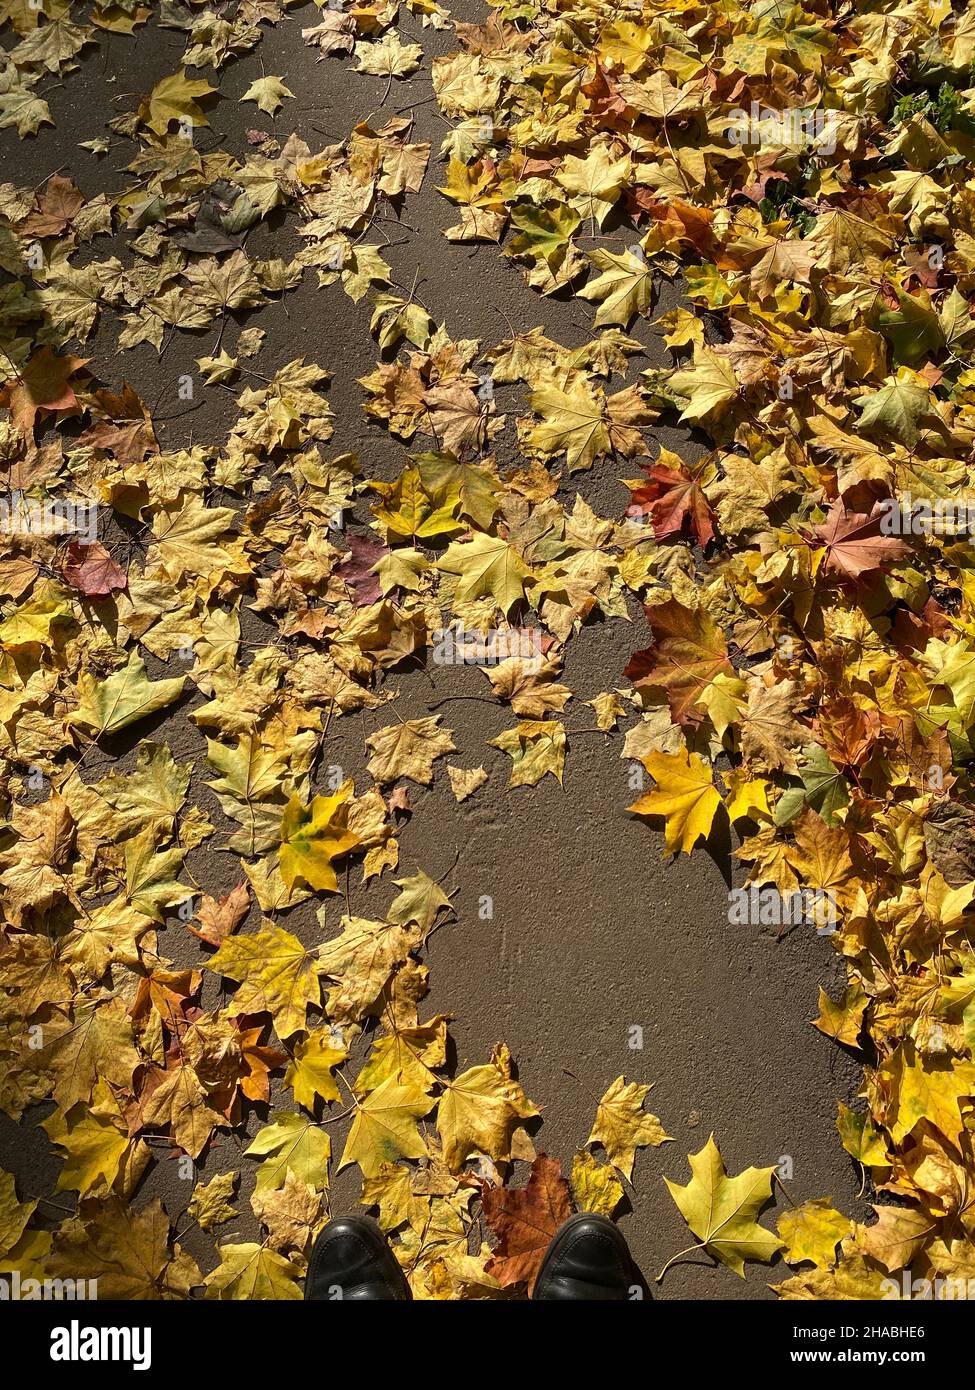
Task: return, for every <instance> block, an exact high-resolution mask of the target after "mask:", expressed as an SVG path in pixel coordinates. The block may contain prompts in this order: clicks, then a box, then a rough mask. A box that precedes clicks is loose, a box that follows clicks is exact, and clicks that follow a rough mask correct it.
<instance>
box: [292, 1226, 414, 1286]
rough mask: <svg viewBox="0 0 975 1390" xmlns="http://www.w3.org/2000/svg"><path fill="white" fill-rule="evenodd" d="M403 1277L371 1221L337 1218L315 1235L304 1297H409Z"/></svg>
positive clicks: (394, 1257) (381, 1235)
mask: <svg viewBox="0 0 975 1390" xmlns="http://www.w3.org/2000/svg"><path fill="white" fill-rule="evenodd" d="M412 1297H413V1295H412V1294H411V1292H410V1286H409V1284H408V1283H407V1282H406V1276H405V1275H404V1274H403V1271H402V1270H401V1269H400V1267H399V1264H398V1263H397V1260H396V1256H395V1255H394V1254H393V1252H392V1250H391V1249H390V1248H389V1242H388V1241H387V1239H386V1237H385V1236H384V1235H383V1233H382V1231H381V1230H380V1229H379V1227H378V1226H377V1225H376V1223H375V1221H370V1220H369V1218H368V1217H366V1216H339V1217H336V1219H335V1220H334V1221H329V1223H328V1225H326V1226H324V1227H323V1228H322V1230H321V1231H320V1232H319V1233H318V1238H317V1240H316V1241H315V1244H314V1246H313V1248H312V1252H311V1259H310V1260H309V1262H308V1277H307V1278H306V1279H305V1298H306V1299H310V1298H314V1299H329V1300H335V1301H336V1302H337V1301H339V1300H343V1301H344V1300H345V1299H354V1300H355V1302H356V1303H362V1302H367V1301H372V1300H377V1299H384V1300H392V1299H399V1300H406V1299H410V1298H412Z"/></svg>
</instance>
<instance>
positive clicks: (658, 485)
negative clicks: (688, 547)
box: [626, 463, 714, 546]
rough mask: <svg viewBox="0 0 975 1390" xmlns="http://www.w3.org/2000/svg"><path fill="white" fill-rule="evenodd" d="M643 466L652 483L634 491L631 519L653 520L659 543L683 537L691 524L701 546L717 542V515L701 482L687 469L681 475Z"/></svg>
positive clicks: (660, 465)
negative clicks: (686, 528)
mask: <svg viewBox="0 0 975 1390" xmlns="http://www.w3.org/2000/svg"><path fill="white" fill-rule="evenodd" d="M640 466H641V468H642V469H643V472H644V473H646V475H647V477H648V478H649V479H650V481H649V482H648V483H644V484H643V486H642V487H638V488H635V489H634V491H633V496H632V500H631V502H630V505H629V506H628V507H627V509H626V511H627V515H628V516H649V517H650V519H651V521H652V522H653V534H654V535H655V536H656V538H657V540H658V541H662V540H666V539H667V537H668V536H677V535H679V534H680V532H681V531H682V530H683V529H684V523H685V522H688V523H689V524H690V526H691V529H692V530H693V532H694V534H695V536H696V537H697V540H698V544H699V545H702V546H705V545H707V544H708V542H709V541H713V540H714V526H713V525H712V524H711V523H712V520H713V517H714V513H713V512H712V510H711V507H710V505H709V504H708V499H707V498H706V497H705V495H704V492H703V490H702V488H701V485H700V483H698V481H697V479H696V478H694V477H692V476H691V474H690V473H689V472H688V471H687V469H686V468H683V467H682V468H681V470H680V472H679V473H678V472H675V471H674V470H673V469H671V468H665V467H664V465H663V464H662V463H655V464H652V465H651V464H641V465H640Z"/></svg>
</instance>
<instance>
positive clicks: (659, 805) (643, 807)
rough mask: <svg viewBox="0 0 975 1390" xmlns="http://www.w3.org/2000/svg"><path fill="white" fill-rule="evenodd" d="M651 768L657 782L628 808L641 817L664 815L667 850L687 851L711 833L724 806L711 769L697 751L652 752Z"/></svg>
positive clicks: (648, 758)
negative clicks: (715, 818) (720, 808)
mask: <svg viewBox="0 0 975 1390" xmlns="http://www.w3.org/2000/svg"><path fill="white" fill-rule="evenodd" d="M643 761H644V765H645V766H646V769H647V771H648V772H649V773H650V775H651V776H652V777H653V778H654V780H655V781H656V783H657V787H656V790H655V791H652V792H647V794H646V796H641V797H640V799H639V800H638V801H634V803H633V805H632V806H630V807H629V808H628V809H629V810H630V811H632V812H633V813H634V815H637V816H663V817H664V818H665V821H666V825H665V827H664V837H665V841H666V845H667V853H668V854H669V853H676V852H677V850H678V849H682V850H683V851H684V853H685V854H690V852H691V850H692V849H693V848H694V846H695V845H696V844H697V842H698V840H700V839H707V837H708V835H709V834H710V833H711V826H712V824H713V823H714V817H715V814H716V813H717V811H718V808H719V807H720V806H721V805H722V802H721V797H720V796H719V794H718V791H717V788H716V787H715V786H714V783H713V782H712V780H711V769H710V767H709V766H708V765H707V763H706V762H705V761H704V759H703V758H700V757H698V755H697V754H696V753H689V752H688V751H687V750H686V749H682V750H681V751H680V752H679V753H648V754H647V756H646V757H645V758H644V760H643Z"/></svg>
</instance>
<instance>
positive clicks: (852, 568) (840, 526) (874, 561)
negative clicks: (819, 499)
mask: <svg viewBox="0 0 975 1390" xmlns="http://www.w3.org/2000/svg"><path fill="white" fill-rule="evenodd" d="M882 514H883V513H882V509H881V507H880V505H879V504H878V505H877V506H875V507H874V508H873V510H872V511H870V512H849V511H847V509H846V507H845V506H844V505H843V502H842V500H841V499H840V498H837V499H836V501H835V502H834V503H833V505H832V507H830V509H829V515H828V516H827V518H826V520H825V521H824V522H823V524H822V525H821V526H814V527H813V531H814V533H815V535H816V538H817V539H818V540H819V541H820V542H821V544H822V545H823V546H824V547H825V549H826V554H825V556H824V557H823V568H824V569H825V570H826V572H827V573H832V574H838V575H840V576H841V577H842V578H844V579H852V580H853V581H854V583H855V582H856V581H857V580H858V579H859V578H860V576H861V575H864V574H869V573H871V572H872V571H873V570H879V569H881V568H882V567H883V565H884V562H885V561H891V560H899V559H900V557H901V556H902V555H905V554H906V553H907V549H908V548H907V546H906V545H905V544H904V542H903V541H902V540H900V539H898V537H897V536H885V535H882V534H881V530H880V521H881V516H882Z"/></svg>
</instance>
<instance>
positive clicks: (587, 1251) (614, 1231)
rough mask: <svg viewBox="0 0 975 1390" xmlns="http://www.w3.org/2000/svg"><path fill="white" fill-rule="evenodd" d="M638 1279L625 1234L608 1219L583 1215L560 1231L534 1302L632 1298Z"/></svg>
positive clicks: (545, 1262)
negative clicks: (632, 1290) (632, 1291)
mask: <svg viewBox="0 0 975 1390" xmlns="http://www.w3.org/2000/svg"><path fill="white" fill-rule="evenodd" d="M637 1282H638V1277H637V1275H636V1272H635V1270H634V1268H633V1261H632V1260H631V1259H630V1251H629V1247H628V1246H627V1244H626V1241H625V1240H624V1239H623V1235H622V1233H621V1231H620V1230H619V1228H618V1227H617V1226H614V1225H613V1223H612V1221H609V1220H608V1219H607V1218H606V1217H605V1216H593V1215H591V1214H590V1213H589V1212H580V1213H579V1215H578V1216H570V1217H569V1219H568V1221H566V1222H565V1224H564V1225H563V1226H562V1227H561V1228H560V1230H559V1231H557V1232H556V1234H555V1236H554V1237H553V1238H552V1243H551V1245H550V1246H549V1247H548V1249H547V1250H546V1252H545V1258H544V1260H543V1261H542V1267H541V1269H540V1270H539V1274H538V1278H537V1279H536V1281H535V1288H534V1291H533V1293H532V1299H533V1301H538V1300H541V1301H542V1302H571V1301H574V1300H579V1301H586V1300H594V1299H598V1300H607V1299H611V1300H616V1301H621V1300H625V1299H628V1298H629V1296H630V1289H631V1288H632V1287H633V1286H634V1284H636V1283H637Z"/></svg>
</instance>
